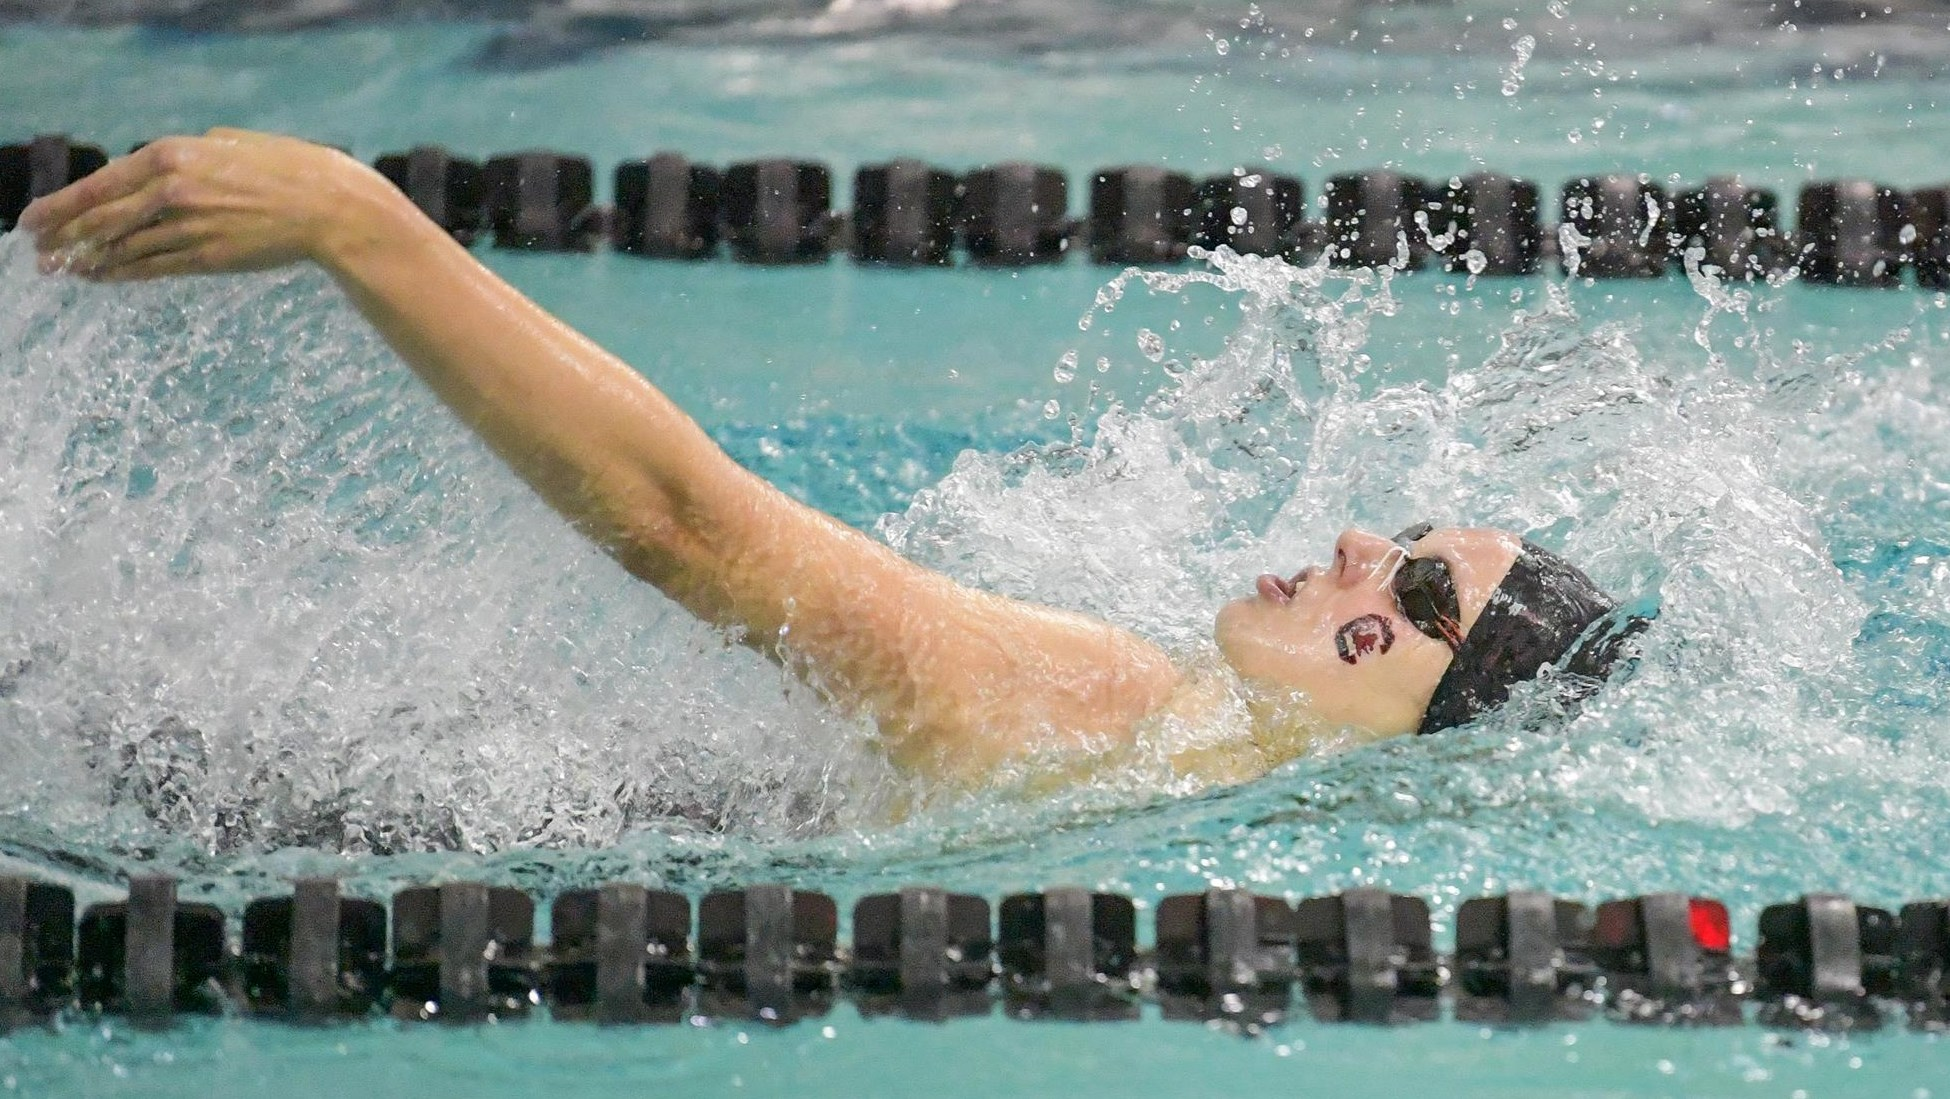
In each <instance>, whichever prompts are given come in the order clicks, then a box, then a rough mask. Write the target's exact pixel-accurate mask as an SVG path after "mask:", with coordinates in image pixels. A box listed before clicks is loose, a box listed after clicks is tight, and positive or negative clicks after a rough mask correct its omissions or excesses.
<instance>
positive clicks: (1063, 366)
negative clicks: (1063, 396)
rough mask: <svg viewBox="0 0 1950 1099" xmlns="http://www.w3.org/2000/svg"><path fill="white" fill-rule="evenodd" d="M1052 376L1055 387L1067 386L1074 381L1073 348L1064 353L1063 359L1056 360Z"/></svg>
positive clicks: (1075, 363) (1075, 361) (1075, 365)
mask: <svg viewBox="0 0 1950 1099" xmlns="http://www.w3.org/2000/svg"><path fill="white" fill-rule="evenodd" d="M1053 376H1054V377H1055V378H1056V384H1057V385H1068V384H1070V383H1071V382H1073V381H1075V380H1076V377H1077V352H1076V349H1075V348H1071V349H1070V350H1068V351H1065V352H1064V353H1063V357H1062V358H1060V359H1058V360H1056V370H1055V372H1054V374H1053Z"/></svg>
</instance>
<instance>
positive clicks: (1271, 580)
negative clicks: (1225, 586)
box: [1254, 569, 1311, 604]
mask: <svg viewBox="0 0 1950 1099" xmlns="http://www.w3.org/2000/svg"><path fill="white" fill-rule="evenodd" d="M1309 571H1311V570H1309V569H1301V570H1300V571H1299V572H1296V573H1294V574H1293V576H1292V577H1291V578H1290V579H1289V578H1287V577H1283V576H1275V575H1273V574H1272V573H1270V572H1268V573H1261V574H1260V577H1259V579H1258V580H1256V581H1254V586H1255V587H1257V588H1258V589H1259V597H1260V598H1261V599H1264V600H1266V601H1267V602H1269V603H1279V604H1286V603H1288V602H1290V601H1292V599H1293V594H1294V593H1295V592H1297V591H1299V590H1300V583H1301V581H1303V580H1305V579H1306V578H1307V573H1308V572H1309Z"/></svg>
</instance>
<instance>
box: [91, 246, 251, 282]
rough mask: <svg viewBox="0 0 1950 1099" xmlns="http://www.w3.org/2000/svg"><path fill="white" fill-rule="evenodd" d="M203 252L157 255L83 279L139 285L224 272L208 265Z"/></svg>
mask: <svg viewBox="0 0 1950 1099" xmlns="http://www.w3.org/2000/svg"><path fill="white" fill-rule="evenodd" d="M205 251H206V249H203V248H189V249H179V250H177V251H173V252H158V253H156V254H155V255H150V256H144V257H142V258H141V259H135V260H130V261H128V262H127V263H123V264H119V265H117V266H115V267H110V268H105V269H102V270H98V271H96V272H94V273H93V274H90V275H88V276H87V277H88V278H91V279H94V280H95V281H97V282H141V281H143V280H145V279H162V278H170V277H173V276H176V275H207V274H210V273H211V272H213V271H219V270H225V268H220V267H217V266H215V265H213V264H211V263H210V261H209V259H208V258H207V257H206V256H205V255H204V254H203V253H204V252H205Z"/></svg>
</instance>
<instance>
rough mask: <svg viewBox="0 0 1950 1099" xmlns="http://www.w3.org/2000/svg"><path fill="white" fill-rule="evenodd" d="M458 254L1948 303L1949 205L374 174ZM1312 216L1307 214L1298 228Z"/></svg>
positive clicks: (1425, 186) (738, 174) (6, 155)
mask: <svg viewBox="0 0 1950 1099" xmlns="http://www.w3.org/2000/svg"><path fill="white" fill-rule="evenodd" d="M104 163H106V156H105V155H104V154H103V152H102V150H101V149H100V148H98V147H95V146H92V145H84V144H76V143H74V142H72V141H70V140H69V139H68V138H66V137H64V136H61V135H58V134H44V135H41V136H39V137H36V138H34V139H33V140H31V141H28V142H24V143H21V144H16V145H5V146H0V231H4V230H6V229H9V228H12V226H13V225H14V223H15V221H16V220H17V219H18V218H19V216H20V211H21V210H22V209H23V208H24V207H25V206H26V205H27V203H28V202H30V201H32V200H33V199H34V198H36V197H39V196H40V195H43V194H47V193H49V192H52V191H54V190H56V189H58V188H60V187H62V186H65V185H66V184H68V183H70V182H72V181H74V180H76V179H79V178H81V177H82V176H84V175H87V174H88V173H89V172H92V171H94V170H96V169H98V168H100V167H101V166H102V165H103V164H104ZM375 166H376V167H377V168H378V169H379V171H380V172H382V173H383V174H385V175H386V176H387V178H389V179H391V180H392V181H393V182H394V183H395V184H397V185H398V186H399V187H400V188H401V189H402V190H403V191H405V192H406V193H407V194H408V195H409V196H411V197H412V199H413V201H414V202H415V203H417V204H418V205H419V207H420V208H421V209H422V210H424V211H426V213H427V215H428V216H429V217H431V218H433V220H434V221H435V222H437V223H438V224H440V225H441V226H442V227H443V228H445V229H446V230H447V231H448V232H450V233H452V234H453V235H454V236H455V237H456V238H457V239H459V240H460V241H461V242H462V243H465V244H471V243H472V242H473V241H474V240H475V239H476V238H477V237H480V236H482V235H486V236H488V237H489V238H491V240H492V242H493V243H494V245H495V246H496V247H501V248H515V249H529V250H545V251H589V250H592V249H594V248H595V247H596V246H597V244H598V243H599V242H604V241H607V242H608V243H609V245H610V246H611V247H613V248H615V249H616V250H618V251H622V252H626V253H630V254H632V255H639V256H647V257H654V258H663V259H686V260H699V259H707V258H711V257H714V256H717V255H719V254H721V253H722V252H729V253H730V255H731V256H732V257H734V258H736V259H738V260H740V261H743V262H748V263H759V264H795V263H823V262H826V261H827V260H828V258H829V257H830V256H831V255H833V254H834V253H836V252H837V253H842V254H850V255H852V256H853V257H854V258H855V259H856V260H859V261H861V262H863V263H876V264H884V265H891V266H905V267H929V266H942V265H947V264H952V263H954V262H955V261H956V257H957V256H960V257H963V258H964V261H965V262H967V263H970V264H973V265H977V266H990V267H1019V266H1024V265H1030V264H1041V263H1051V262H1055V261H1059V260H1062V259H1063V258H1065V257H1066V256H1067V255H1069V253H1070V252H1072V251H1082V252H1085V253H1087V254H1088V255H1089V256H1090V258H1091V259H1092V260H1093V261H1095V262H1098V263H1107V264H1120V265H1121V264H1170V263H1176V262H1180V261H1183V260H1184V259H1185V258H1186V256H1187V250H1188V249H1189V248H1191V247H1193V246H1197V247H1201V248H1207V249H1210V248H1216V247H1219V246H1221V245H1225V246H1229V247H1231V248H1232V249H1233V250H1234V251H1236V252H1240V253H1243V254H1252V255H1263V256H1281V257H1285V258H1287V259H1292V260H1296V261H1303V262H1311V261H1313V260H1314V259H1316V258H1318V257H1319V256H1321V255H1322V254H1325V256H1326V257H1327V261H1328V263H1330V264H1331V265H1333V266H1336V267H1380V266H1392V267H1396V268H1399V269H1403V270H1416V269H1419V268H1423V267H1428V266H1435V267H1439V268H1442V269H1445V270H1449V271H1454V272H1464V273H1469V274H1475V275H1496V276H1504V275H1532V274H1537V273H1539V272H1541V271H1542V270H1543V269H1544V268H1545V266H1546V265H1547V264H1551V263H1554V264H1556V265H1558V266H1559V267H1560V268H1562V269H1563V270H1565V271H1566V272H1567V273H1572V274H1577V275H1581V276H1586V277H1590V278H1601V279H1616V278H1650V277H1657V276H1660V275H1664V274H1666V273H1668V272H1677V271H1683V270H1684V269H1685V267H1686V264H1687V262H1688V258H1689V257H1690V258H1691V259H1692V261H1693V262H1695V263H1696V264H1697V265H1698V266H1699V267H1701V268H1712V269H1717V270H1718V271H1719V272H1720V273H1721V274H1722V275H1723V276H1727V277H1735V278H1770V277H1780V276H1790V277H1792V276H1798V277H1799V278H1800V279H1801V280H1802V281H1805V282H1811V283H1818V284H1824V285H1842V286H1885V287H1887V286H1900V285H1903V284H1904V283H1905V281H1906V274H1905V273H1906V272H1913V275H1914V279H1915V282H1916V285H1918V286H1921V287H1923V288H1926V289H1937V290H1943V289H1950V184H1944V185H1938V186H1931V187H1920V188H1914V189H1909V190H1899V189H1897V188H1894V187H1889V186H1885V185H1883V184H1880V183H1875V182H1872V181H1868V180H1861V179H1843V180H1830V181H1823V182H1812V183H1808V184H1805V185H1804V186H1803V187H1802V188H1801V192H1800V195H1799V199H1798V202H1797V204H1796V215H1797V216H1796V221H1795V225H1794V227H1793V231H1792V232H1790V231H1789V229H1788V227H1787V226H1786V225H1785V224H1783V222H1782V219H1781V216H1780V210H1779V207H1780V202H1779V199H1778V197H1777V196H1776V195H1775V193H1774V192H1773V191H1771V190H1767V189H1765V188H1760V187H1753V186H1749V185H1748V184H1746V183H1744V182H1742V181H1741V180H1739V179H1736V178H1732V177H1715V178H1712V179H1709V180H1707V181H1706V182H1705V183H1703V184H1700V185H1697V186H1693V187H1685V188H1679V189H1676V190H1669V189H1668V188H1666V187H1665V186H1663V185H1661V184H1659V183H1657V182H1654V181H1653V180H1652V179H1651V178H1650V177H1649V176H1647V175H1643V174H1636V173H1629V172H1616V173H1609V174H1603V175H1593V176H1580V177H1578V178H1576V179H1572V180H1569V181H1567V182H1566V183H1565V184H1564V187H1563V189H1562V191H1561V193H1560V200H1561V201H1560V203H1559V205H1558V207H1557V209H1558V213H1559V221H1558V223H1557V224H1556V225H1554V226H1547V225H1546V224H1545V223H1544V219H1543V211H1544V204H1543V194H1542V191H1541V190H1540V189H1539V187H1538V185H1537V184H1536V183H1535V182H1532V181H1530V180H1525V179H1517V178H1514V177H1512V176H1507V175H1502V174H1498V173H1494V172H1481V173H1476V174H1472V175H1466V176H1458V177H1453V178H1449V179H1445V180H1439V181H1431V180H1426V179H1419V178H1415V177H1413V176H1409V175H1405V174H1403V173H1401V172H1397V171H1391V170H1381V171H1370V172H1354V173H1346V174H1340V175H1334V176H1331V177H1329V178H1328V179H1326V180H1325V181H1324V182H1323V184H1322V188H1321V202H1320V203H1319V204H1318V206H1317V208H1314V209H1311V210H1310V207H1309V205H1308V203H1307V201H1306V192H1305V189H1304V187H1303V185H1302V184H1301V182H1300V180H1298V179H1296V178H1294V177H1292V176H1288V175H1282V174H1279V173H1276V172H1273V171H1272V170H1271V169H1264V168H1244V167H1242V168H1235V169H1233V170H1232V171H1230V172H1227V173H1224V174H1221V175H1216V176H1213V177H1211V178H1208V179H1203V180H1194V179H1193V178H1192V177H1191V176H1190V175H1188V174H1185V173H1183V172H1176V171H1170V170H1167V169H1163V168H1157V167H1149V166H1130V167H1117V168H1107V169H1104V170H1102V171H1100V172H1097V173H1095V174H1094V175H1092V176H1091V179H1090V202H1089V211H1088V215H1087V216H1086V217H1084V218H1082V219H1077V218H1073V217H1072V216H1071V215H1070V212H1069V183H1068V180H1067V179H1066V178H1065V176H1064V174H1063V172H1062V171H1061V170H1060V169H1057V168H1052V167H1048V166H1042V165H1035V164H1024V163H1004V164H996V165H992V166H989V167H984V168H977V169H975V170H973V171H970V172H968V173H966V174H963V175H960V176H957V175H955V174H953V173H950V172H948V171H946V170H944V169H941V168H938V167H934V166H931V165H928V164H924V163H922V162H920V161H916V160H895V161H892V162H890V163H886V164H874V165H867V166H864V167H861V168H860V169H858V171H857V172H856V173H855V175H854V179H853V196H854V197H853V208H852V210H851V211H836V210H834V209H832V189H833V176H832V171H831V170H830V169H829V168H827V167H826V166H825V165H823V164H819V163H814V162H809V161H795V160H785V159H769V160H755V161H750V162H746V163H741V164H733V165H730V166H728V167H726V168H724V169H722V170H720V169H718V168H714V167H711V166H708V165H702V164H696V163H693V162H691V161H690V160H688V159H686V158H685V157H683V156H681V155H679V154H677V153H669V152H664V153H658V154H656V155H654V156H651V157H648V158H646V159H643V160H631V161H626V162H624V163H622V164H620V165H618V166H617V168H616V170H615V175H614V191H613V194H614V197H615V202H614V205H610V206H602V205H598V204H597V203H596V202H595V197H594V195H595V190H594V183H595V172H594V169H593V167H592V166H591V164H590V161H589V160H588V159H587V158H585V157H580V156H572V155H567V154H563V153H558V152H549V151H528V152H519V153H510V154H507V155H502V156H495V157H492V158H490V159H489V160H487V161H486V162H485V163H481V162H477V161H473V160H469V159H466V158H464V157H459V156H455V155H453V154H451V153H449V152H448V151H447V150H445V149H443V148H441V147H438V146H422V147H419V148H415V149H413V150H411V151H409V152H404V153H389V154H387V155H385V156H382V157H380V158H379V159H378V161H377V162H376V165H375ZM1310 213H1312V214H1316V215H1319V216H1318V217H1317V218H1315V217H1310V216H1309V215H1310Z"/></svg>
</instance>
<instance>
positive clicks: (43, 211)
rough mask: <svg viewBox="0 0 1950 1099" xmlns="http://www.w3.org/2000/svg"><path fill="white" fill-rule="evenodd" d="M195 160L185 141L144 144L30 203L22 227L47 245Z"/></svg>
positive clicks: (23, 217)
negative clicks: (91, 214)
mask: <svg viewBox="0 0 1950 1099" xmlns="http://www.w3.org/2000/svg"><path fill="white" fill-rule="evenodd" d="M195 157H196V152H195V149H194V148H193V146H192V145H191V143H190V142H189V141H188V140H186V139H183V138H173V137H166V138H163V139H162V140H160V141H156V142H153V143H151V144H148V145H144V146H143V147H142V148H140V149H138V150H136V151H135V152H133V153H130V154H129V155H128V156H124V157H117V158H115V159H114V160H111V161H109V162H108V165H107V166H106V167H104V168H102V169H101V170H100V171H98V172H95V173H94V174H93V175H90V176H87V177H84V178H82V179H79V180H76V181H75V182H73V183H70V184H68V185H67V186H66V187H63V188H61V189H60V190H58V191H56V192H54V193H53V194H51V195H46V196H43V197H41V198H37V199H35V200H34V201H33V202H30V203H28V204H27V208H26V209H25V210H22V211H21V213H20V228H22V229H24V230H26V231H27V232H30V233H33V234H34V236H35V239H36V240H37V241H40V242H46V241H47V240H49V239H50V238H51V237H52V236H54V235H55V234H59V233H61V232H62V230H64V229H66V228H67V227H68V226H69V225H70V224H71V223H72V222H73V221H74V220H75V219H76V218H79V217H81V216H82V215H83V214H85V213H87V212H89V211H91V210H94V209H97V208H98V207H101V206H104V205H107V204H110V203H114V202H116V201H117V200H119V199H124V198H127V197H128V196H130V195H133V194H135V193H136V192H137V191H140V190H142V189H143V188H144V187H146V186H148V185H149V184H150V183H152V182H154V181H155V180H156V179H157V178H159V177H161V176H164V175H168V174H170V173H172V172H176V171H180V170H182V169H183V168H185V167H187V166H188V164H189V163H190V162H191V161H193V160H194V159H195Z"/></svg>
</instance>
